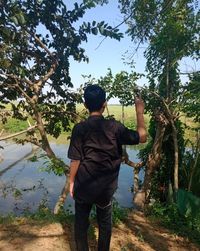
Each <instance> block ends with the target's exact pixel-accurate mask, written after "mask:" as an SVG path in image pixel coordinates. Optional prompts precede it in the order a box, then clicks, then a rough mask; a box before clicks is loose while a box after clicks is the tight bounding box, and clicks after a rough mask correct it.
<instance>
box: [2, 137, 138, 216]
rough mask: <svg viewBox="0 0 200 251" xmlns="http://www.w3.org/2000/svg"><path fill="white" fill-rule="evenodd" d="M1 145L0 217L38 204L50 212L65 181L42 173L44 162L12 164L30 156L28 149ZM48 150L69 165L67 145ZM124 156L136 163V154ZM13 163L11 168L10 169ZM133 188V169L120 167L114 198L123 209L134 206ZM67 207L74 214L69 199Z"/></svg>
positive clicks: (26, 146) (132, 151) (72, 203)
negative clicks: (43, 205) (2, 158)
mask: <svg viewBox="0 0 200 251" xmlns="http://www.w3.org/2000/svg"><path fill="white" fill-rule="evenodd" d="M1 145H2V146H4V149H3V150H0V153H1V155H2V156H3V157H4V160H3V162H1V163H0V214H7V213H12V212H14V213H15V214H21V213H22V212H24V210H29V211H34V210H36V209H37V208H38V206H39V204H41V203H44V204H47V205H48V206H49V207H50V208H52V209H53V208H54V206H55V203H56V201H57V198H58V196H59V195H60V192H61V190H62V188H63V186H64V183H65V177H64V176H61V177H60V176H56V175H55V174H53V173H47V172H45V171H41V169H42V168H44V167H45V161H46V160H45V159H44V158H39V160H38V161H37V162H31V161H30V160H28V158H29V157H30V156H29V157H26V158H24V159H22V160H21V161H19V162H17V163H15V162H16V160H19V159H20V158H23V157H24V156H26V155H27V154H29V153H30V152H31V149H32V147H31V145H29V144H26V145H25V146H21V145H16V144H13V143H12V144H11V143H9V142H3V143H2V142H1ZM51 146H52V148H53V150H54V151H55V153H56V154H57V155H58V156H59V157H61V158H62V159H63V160H64V161H65V163H67V164H69V159H67V150H68V145H67V144H55V143H52V144H51ZM127 152H128V154H129V157H130V159H131V160H132V161H135V162H137V161H138V159H137V153H138V150H136V149H135V148H133V147H127ZM40 154H41V152H40V151H39V152H37V155H40ZM13 163H14V165H12V164H13ZM9 166H10V167H9ZM142 176H143V174H142V173H141V174H140V179H143V177H142ZM132 185H133V168H132V167H128V166H127V165H124V164H122V165H121V169H120V174H119V182H118V189H117V191H116V194H115V198H116V199H117V201H118V202H119V204H120V205H121V206H123V207H132V206H133V203H132V198H133V194H132V193H131V187H132ZM69 206H70V207H71V208H72V210H73V207H74V202H73V200H72V199H71V198H70V196H68V198H67V200H66V203H65V207H69Z"/></svg>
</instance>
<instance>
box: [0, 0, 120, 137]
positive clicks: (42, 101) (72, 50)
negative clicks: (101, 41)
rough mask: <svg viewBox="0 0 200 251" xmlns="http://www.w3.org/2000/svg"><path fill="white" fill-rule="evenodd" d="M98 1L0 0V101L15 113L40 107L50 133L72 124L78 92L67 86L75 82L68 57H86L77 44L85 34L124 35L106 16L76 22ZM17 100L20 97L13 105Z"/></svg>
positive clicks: (32, 111) (22, 114) (19, 115)
mask: <svg viewBox="0 0 200 251" xmlns="http://www.w3.org/2000/svg"><path fill="white" fill-rule="evenodd" d="M98 2H99V1H96V3H95V2H94V1H88V0H87V1H83V3H81V4H78V3H77V2H75V3H74V7H72V8H70V7H69V6H68V5H67V6H66V5H65V4H64V2H63V1H62V0H54V1H46V0H45V1H29V0H27V1H21V0H18V1H1V3H0V7H1V12H0V27H1V32H0V58H1V63H0V86H1V91H0V101H1V102H2V103H5V104H6V103H9V102H11V103H12V111H13V114H14V115H13V116H14V117H15V118H17V119H25V118H26V116H27V114H30V115H31V116H33V115H34V114H35V113H36V112H40V113H41V114H42V119H43V120H44V121H45V129H46V131H47V132H48V133H49V134H51V135H53V136H54V137H58V136H59V134H60V133H61V127H62V128H64V130H69V129H70V120H72V121H74V120H75V115H74V114H75V101H76V100H77V99H78V98H79V97H78V96H77V94H76V93H73V92H71V91H70V89H69V88H71V87H72V86H73V85H72V83H71V79H70V75H69V57H73V58H74V60H77V61H81V60H82V61H86V62H87V61H88V57H87V56H86V55H85V51H84V49H83V48H81V46H80V45H81V43H82V42H86V41H87V34H94V35H96V34H98V33H100V34H101V35H103V36H109V37H112V38H115V39H118V40H119V39H120V38H121V37H122V34H121V33H119V30H117V29H115V28H112V27H111V26H109V25H108V24H106V23H105V22H104V21H102V22H99V23H98V22H95V21H94V22H92V23H85V22H83V23H82V24H80V25H79V27H77V21H80V20H81V19H82V18H83V16H84V14H85V13H86V11H87V10H88V9H90V8H93V7H95V6H96V4H97V3H98ZM102 3H103V1H102ZM44 87H45V90H44ZM15 100H20V101H19V102H18V103H17V104H16V103H14V102H13V101H15Z"/></svg>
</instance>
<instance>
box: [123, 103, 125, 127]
mask: <svg viewBox="0 0 200 251" xmlns="http://www.w3.org/2000/svg"><path fill="white" fill-rule="evenodd" d="M124 121H125V114H124V105H123V104H122V124H124Z"/></svg>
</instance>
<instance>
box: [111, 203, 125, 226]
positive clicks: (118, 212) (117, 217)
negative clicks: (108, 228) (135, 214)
mask: <svg viewBox="0 0 200 251" xmlns="http://www.w3.org/2000/svg"><path fill="white" fill-rule="evenodd" d="M127 213H128V211H127V209H126V208H122V207H120V206H119V203H118V202H117V201H116V200H115V199H114V200H113V207H112V221H113V224H114V225H116V224H119V222H120V221H123V220H125V219H126V217H127Z"/></svg>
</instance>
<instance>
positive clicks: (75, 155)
mask: <svg viewBox="0 0 200 251" xmlns="http://www.w3.org/2000/svg"><path fill="white" fill-rule="evenodd" d="M84 99H85V107H86V108H87V109H88V110H89V113H90V116H89V118H88V119H87V120H86V121H84V122H81V123H79V124H77V125H75V127H74V128H73V131H72V137H71V142H70V146H69V151H68V157H69V158H70V159H71V164H70V194H71V196H72V197H73V198H74V199H75V242H76V247H77V251H88V250H89V248H88V240H87V230H88V227H89V214H90V211H91V208H92V205H93V204H95V205H96V213H97V222H98V226H99V238H98V251H109V247H110V239H111V231H112V197H113V194H114V192H115V190H116V189H117V181H118V174H119V168H120V163H121V159H122V145H134V144H138V143H144V142H146V137H147V136H146V129H145V124H144V116H143V114H144V103H143V101H142V100H141V99H139V98H136V99H135V108H136V117H137V131H133V130H129V129H128V128H126V127H125V126H124V125H122V124H121V123H120V122H117V121H116V120H114V119H105V118H104V117H103V116H102V114H103V112H104V109H105V106H106V93H105V91H104V90H103V89H102V88H101V87H99V86H98V85H90V86H88V87H87V88H86V89H85V92H84Z"/></svg>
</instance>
